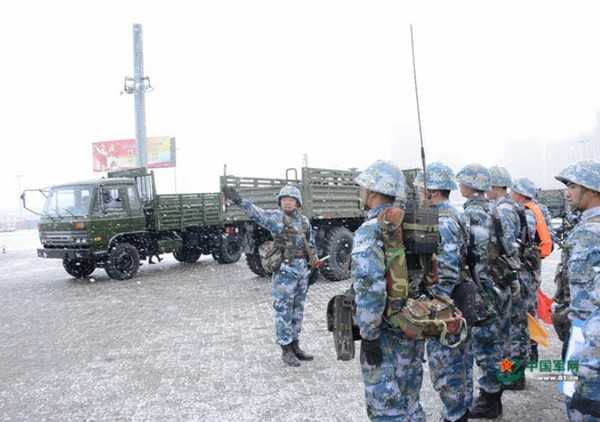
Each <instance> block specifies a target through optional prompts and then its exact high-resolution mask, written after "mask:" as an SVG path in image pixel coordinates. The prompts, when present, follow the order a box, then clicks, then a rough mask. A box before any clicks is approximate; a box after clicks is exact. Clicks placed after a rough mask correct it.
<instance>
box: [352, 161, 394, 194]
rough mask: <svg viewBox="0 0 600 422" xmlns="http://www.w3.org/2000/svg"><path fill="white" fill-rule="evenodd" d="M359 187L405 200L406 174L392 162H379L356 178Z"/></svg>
mask: <svg viewBox="0 0 600 422" xmlns="http://www.w3.org/2000/svg"><path fill="white" fill-rule="evenodd" d="M356 183H358V185H359V186H361V187H363V188H365V189H368V190H370V191H373V192H379V193H382V194H384V195H388V196H392V197H397V198H404V195H405V193H404V174H403V173H402V170H400V168H399V167H398V166H397V165H396V164H394V163H392V162H391V161H383V160H377V161H376V162H374V163H373V164H371V165H370V166H369V167H367V168H366V169H365V170H364V171H363V172H362V173H360V174H359V175H358V177H357V178H356Z"/></svg>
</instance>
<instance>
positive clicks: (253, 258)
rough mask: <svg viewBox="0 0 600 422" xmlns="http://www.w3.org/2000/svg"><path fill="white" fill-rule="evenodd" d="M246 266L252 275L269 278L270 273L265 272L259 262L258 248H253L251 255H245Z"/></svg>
mask: <svg viewBox="0 0 600 422" xmlns="http://www.w3.org/2000/svg"><path fill="white" fill-rule="evenodd" d="M246 264H248V268H250V271H252V272H253V273H254V274H256V275H259V276H261V277H270V276H271V273H269V272H267V271H265V269H264V268H263V266H262V264H261V262H260V255H259V254H258V246H255V247H254V250H253V251H252V253H249V254H248V253H247V254H246Z"/></svg>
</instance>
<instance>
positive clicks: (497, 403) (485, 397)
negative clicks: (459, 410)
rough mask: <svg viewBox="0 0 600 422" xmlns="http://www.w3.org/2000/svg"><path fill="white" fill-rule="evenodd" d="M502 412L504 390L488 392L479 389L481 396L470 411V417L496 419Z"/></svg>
mask: <svg viewBox="0 0 600 422" xmlns="http://www.w3.org/2000/svg"><path fill="white" fill-rule="evenodd" d="M501 414H502V390H500V391H498V392H497V393H488V392H487V391H485V390H481V389H480V390H479V397H477V400H476V401H475V405H474V406H473V409H471V410H470V411H469V415H468V416H469V419H482V418H485V419H494V418H497V417H498V416H500V415H501Z"/></svg>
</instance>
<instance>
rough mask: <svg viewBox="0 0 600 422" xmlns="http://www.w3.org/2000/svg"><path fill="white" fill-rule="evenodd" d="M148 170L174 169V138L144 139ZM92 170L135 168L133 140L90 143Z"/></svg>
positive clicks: (157, 137)
mask: <svg viewBox="0 0 600 422" xmlns="http://www.w3.org/2000/svg"><path fill="white" fill-rule="evenodd" d="M146 139H147V140H146V154H147V158H148V167H149V168H162V167H175V138H172V137H170V136H153V137H149V138H146ZM92 156H93V162H94V164H93V166H94V168H93V170H94V171H109V170H126V169H130V168H134V167H137V165H136V160H135V139H120V140H117V141H102V142H92Z"/></svg>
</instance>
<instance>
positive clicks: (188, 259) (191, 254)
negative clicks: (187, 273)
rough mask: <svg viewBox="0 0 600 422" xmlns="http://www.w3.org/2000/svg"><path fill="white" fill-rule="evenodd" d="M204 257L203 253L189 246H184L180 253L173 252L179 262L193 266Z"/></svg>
mask: <svg viewBox="0 0 600 422" xmlns="http://www.w3.org/2000/svg"><path fill="white" fill-rule="evenodd" d="M201 256H202V252H201V251H200V249H198V248H191V247H189V246H187V247H186V246H184V247H183V248H181V249H179V250H178V251H173V257H174V258H175V259H176V260H177V261H179V262H185V263H188V264H193V263H194V262H196V261H198V260H199V259H200V257H201Z"/></svg>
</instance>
